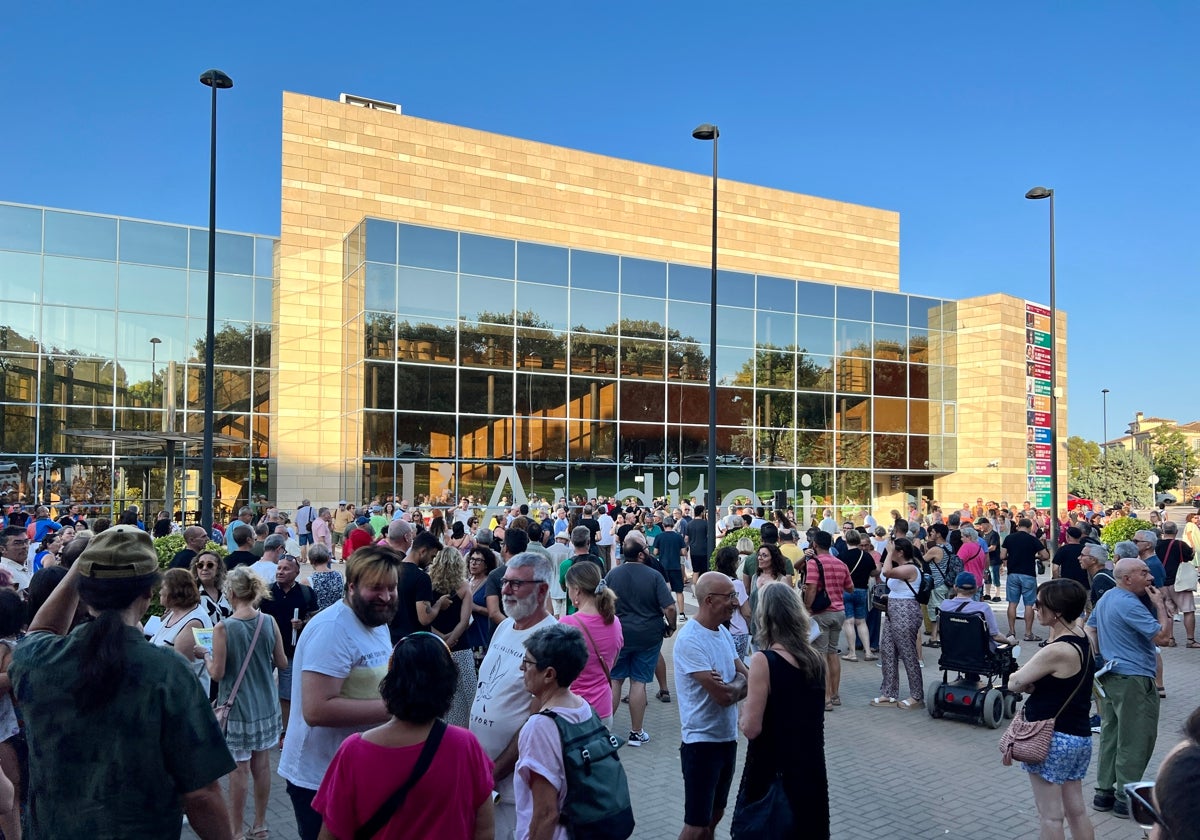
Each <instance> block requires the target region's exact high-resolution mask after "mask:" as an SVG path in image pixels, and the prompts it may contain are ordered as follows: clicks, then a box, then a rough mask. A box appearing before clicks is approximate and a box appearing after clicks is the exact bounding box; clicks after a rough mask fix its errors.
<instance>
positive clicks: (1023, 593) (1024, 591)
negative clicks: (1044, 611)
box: [1004, 572, 1037, 607]
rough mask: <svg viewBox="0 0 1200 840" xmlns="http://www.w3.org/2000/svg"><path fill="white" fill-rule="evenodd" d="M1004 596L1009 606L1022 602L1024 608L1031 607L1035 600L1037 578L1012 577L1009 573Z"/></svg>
mask: <svg viewBox="0 0 1200 840" xmlns="http://www.w3.org/2000/svg"><path fill="white" fill-rule="evenodd" d="M1004 595H1005V598H1007V599H1008V603H1010V604H1015V603H1017V602H1018V601H1024V602H1025V606H1027V607H1032V606H1033V602H1034V601H1035V600H1036V599H1037V578H1035V577H1034V576H1033V575H1014V574H1013V573H1012V572H1009V573H1008V583H1007V585H1006V586H1005V592H1004Z"/></svg>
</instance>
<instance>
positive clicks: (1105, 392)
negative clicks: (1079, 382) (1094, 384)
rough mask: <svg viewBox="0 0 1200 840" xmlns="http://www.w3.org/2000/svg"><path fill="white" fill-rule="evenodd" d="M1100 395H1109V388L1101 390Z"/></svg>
mask: <svg viewBox="0 0 1200 840" xmlns="http://www.w3.org/2000/svg"><path fill="white" fill-rule="evenodd" d="M1100 393H1101V394H1107V393H1108V389H1107V388H1101V389H1100Z"/></svg>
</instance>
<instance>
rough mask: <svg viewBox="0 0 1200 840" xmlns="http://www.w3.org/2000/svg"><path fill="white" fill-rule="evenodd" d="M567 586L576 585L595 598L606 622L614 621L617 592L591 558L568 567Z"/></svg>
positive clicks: (581, 590) (598, 609)
mask: <svg viewBox="0 0 1200 840" xmlns="http://www.w3.org/2000/svg"><path fill="white" fill-rule="evenodd" d="M567 586H574V587H575V588H576V589H578V590H579V591H580V592H582V593H583V594H585V595H587V596H589V597H591V598H595V599H596V610H597V611H599V613H600V617H601V618H603V619H604V623H605V624H612V623H613V616H615V615H616V614H617V593H616V592H613V591H612V589H610V588H609V586H608V582H607V581H605V580H604V578H602V577H600V567H599V566H597V565H596V564H595V563H593V562H592V561H590V560H584V561H580V562H579V563H575V564H574V565H572V566H571V567H570V568H568V569H567Z"/></svg>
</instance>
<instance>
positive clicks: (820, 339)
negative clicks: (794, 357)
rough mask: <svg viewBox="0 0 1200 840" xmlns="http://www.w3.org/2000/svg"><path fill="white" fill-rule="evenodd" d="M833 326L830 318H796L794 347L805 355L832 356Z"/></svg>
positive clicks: (802, 316)
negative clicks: (805, 353)
mask: <svg viewBox="0 0 1200 840" xmlns="http://www.w3.org/2000/svg"><path fill="white" fill-rule="evenodd" d="M833 324H834V321H833V319H832V318H813V317H809V316H806V315H800V316H797V318H796V346H797V347H799V348H800V349H801V350H803V351H805V352H807V353H817V354H819V355H822V356H832V355H833Z"/></svg>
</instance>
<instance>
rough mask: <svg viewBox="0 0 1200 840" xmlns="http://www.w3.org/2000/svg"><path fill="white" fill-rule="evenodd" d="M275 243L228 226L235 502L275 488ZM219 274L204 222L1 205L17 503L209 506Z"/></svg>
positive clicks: (228, 500)
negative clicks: (209, 376) (212, 289)
mask: <svg viewBox="0 0 1200 840" xmlns="http://www.w3.org/2000/svg"><path fill="white" fill-rule="evenodd" d="M274 244H275V240H273V239H270V238H266V237H261V236H253V235H248V234H237V233H224V232H218V234H217V242H216V307H215V317H216V335H215V338H216V340H215V344H214V354H215V360H216V361H215V364H216V368H215V385H214V391H215V399H216V404H215V422H214V435H215V440H216V449H215V455H216V462H215V463H216V477H215V486H216V490H217V493H218V504H219V507H220V509H224V510H227V509H229V508H231V507H234V506H236V505H239V504H242V503H244V502H245V501H246V500H247V499H249V498H251V497H252V496H253V495H255V494H265V495H269V484H270V475H271V472H272V451H271V444H270V438H269V425H270V419H271V413H272V410H273V407H272V406H271V403H270V380H271V375H272V373H273V371H272V369H271V339H272V334H273V326H272V323H273V322H272V294H273V289H272V284H273V276H272V274H273V271H272V249H273V247H274ZM207 271H208V231H207V229H205V228H194V227H185V226H180V225H169V224H160V223H152V222H143V221H135V220H132V219H123V218H117V217H113V216H99V215H91V214H86V213H76V212H65V211H59V210H50V209H44V208H40V207H29V206H23V205H15V204H0V497H2V498H3V500H4V501H5V502H13V501H23V502H25V503H32V502H34V501H41V502H47V501H49V502H55V503H57V502H59V501H68V500H69V501H74V502H79V503H83V504H87V505H93V506H95V507H96V509H97V510H99V511H100V512H105V511H109V510H112V509H119V508H120V507H122V506H123V505H125V504H129V503H139V504H141V503H149V507H150V508H151V509H157V508H158V507H161V506H163V505H164V504H165V503H168V502H169V501H170V500H175V501H174V504H173V505H169V506H172V507H174V508H175V509H179V508H181V507H184V508H186V510H188V511H192V510H196V509H198V508H199V503H198V500H197V498H196V494H197V493H198V491H199V478H198V475H199V473H198V469H199V466H200V456H201V453H200V448H201V436H202V433H203V428H204V426H203V409H204V351H205V319H206V312H207V284H208V276H207ZM168 472H169V473H170V475H171V478H170V479H168ZM168 481H170V486H168ZM181 499H182V500H184V501H183V503H182V504H181V503H180V502H179V501H178V500H181Z"/></svg>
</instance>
